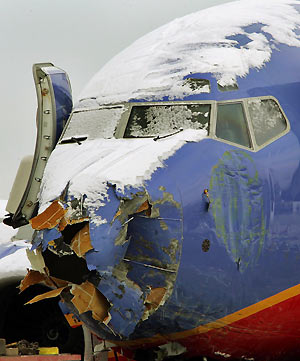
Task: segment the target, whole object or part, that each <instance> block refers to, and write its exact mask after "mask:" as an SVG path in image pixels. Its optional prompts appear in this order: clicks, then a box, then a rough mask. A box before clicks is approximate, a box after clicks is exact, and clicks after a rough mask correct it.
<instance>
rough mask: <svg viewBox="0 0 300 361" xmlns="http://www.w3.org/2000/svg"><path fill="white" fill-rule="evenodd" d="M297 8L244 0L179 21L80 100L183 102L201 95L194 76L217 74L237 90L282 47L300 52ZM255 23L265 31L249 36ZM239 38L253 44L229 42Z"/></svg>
mask: <svg viewBox="0 0 300 361" xmlns="http://www.w3.org/2000/svg"><path fill="white" fill-rule="evenodd" d="M295 4H298V5H299V4H300V2H299V0H297V1H296V0H277V1H274V0H265V1H261V0H251V1H249V0H240V1H234V2H232V3H226V4H223V5H220V6H217V7H212V8H209V9H205V10H201V11H199V12H196V13H193V14H190V15H187V16H185V17H182V18H180V19H175V20H174V21H172V22H170V23H169V24H166V25H164V26H162V27H160V28H158V29H157V30H155V31H153V32H151V33H149V34H147V35H145V36H144V37H142V38H140V39H139V40H137V41H135V42H134V43H133V44H132V45H131V46H129V47H128V48H127V49H125V50H123V51H122V52H121V53H120V54H118V55H117V56H115V57H114V58H113V59H112V60H111V61H109V62H108V63H107V64H106V65H105V66H104V67H103V68H102V69H101V70H100V71H99V72H98V73H97V74H96V75H95V77H94V78H93V79H92V80H91V81H90V82H89V83H88V85H87V86H86V88H85V89H84V90H83V92H82V93H81V95H80V97H79V99H80V100H82V99H85V98H96V100H97V103H98V104H109V103H117V102H120V101H128V100H130V99H146V100H159V99H162V98H163V97H164V96H169V97H170V98H171V99H172V98H175V97H178V98H182V97H183V96H184V95H187V94H192V93H194V92H195V91H192V90H188V89H187V86H186V85H185V83H184V80H183V78H184V77H185V76H187V75H189V74H193V73H212V74H213V75H214V76H215V77H216V79H217V80H218V82H219V84H220V85H221V86H225V85H233V84H234V83H235V82H236V79H237V77H244V76H246V75H247V74H248V73H249V70H250V69H251V68H256V69H260V68H262V67H263V66H264V65H265V64H266V63H267V62H269V61H270V59H271V55H272V51H273V50H274V49H276V45H277V44H287V45H289V46H296V47H300V39H299V35H297V34H296V30H297V29H299V27H300V16H299V13H298V11H297V10H296V9H295V7H294V6H293V5H295ZM233 14H234V16H233ZM252 24H260V25H261V26H262V27H261V31H262V32H261V33H255V32H251V31H250V30H249V29H248V31H247V29H246V28H247V26H249V25H252ZM239 35H242V36H244V37H246V38H248V39H249V42H248V43H246V44H245V45H241V46H239V43H238V41H237V40H232V39H229V38H230V37H232V36H235V37H236V36H239ZM206 90H207V89H206ZM201 91H202V90H201V89H200V90H199V92H201ZM79 104H80V103H79Z"/></svg>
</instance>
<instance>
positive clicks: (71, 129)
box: [62, 106, 124, 140]
mask: <svg viewBox="0 0 300 361" xmlns="http://www.w3.org/2000/svg"><path fill="white" fill-rule="evenodd" d="M123 112H124V107H123V106H116V107H103V108H100V109H93V110H80V111H75V112H74V113H73V114H72V116H71V119H70V122H69V124H68V126H67V129H66V131H65V133H64V135H63V138H62V139H63V140H64V139H68V138H72V137H78V136H82V135H85V136H87V138H88V139H96V138H112V137H113V136H114V133H115V129H116V126H117V124H118V122H119V120H120V118H121V115H122V113H123Z"/></svg>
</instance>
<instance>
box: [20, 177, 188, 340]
mask: <svg viewBox="0 0 300 361" xmlns="http://www.w3.org/2000/svg"><path fill="white" fill-rule="evenodd" d="M63 197H64V199H62V198H63ZM178 198H179V197H177V199H178ZM60 199H61V200H60V201H57V200H56V201H53V202H52V204H51V205H50V206H49V207H48V208H47V209H46V210H45V211H44V212H42V213H41V214H40V215H39V216H37V217H36V218H35V219H33V220H32V224H33V226H34V227H35V229H37V230H38V232H37V233H36V235H35V238H34V240H33V248H34V249H35V252H39V251H40V250H42V254H43V257H44V260H45V265H46V268H47V269H48V270H49V278H47V276H48V271H46V273H47V274H46V275H45V277H44V276H43V275H42V276H41V275H39V274H35V273H30V274H29V275H28V276H27V278H25V279H24V281H23V284H22V288H23V289H25V288H26V287H29V286H30V285H32V284H34V283H36V282H39V283H44V284H47V285H49V286H50V287H54V288H56V289H55V290H53V291H50V292H47V293H46V294H44V295H40V296H37V297H35V298H34V299H33V300H31V301H30V303H33V302H37V301H40V300H43V299H46V298H50V297H56V296H59V295H60V296H61V298H62V299H63V300H64V301H65V303H66V305H67V306H68V307H69V308H70V310H71V311H72V313H74V314H76V315H77V316H78V317H79V318H80V319H81V320H82V321H83V322H85V323H87V325H88V327H90V328H91V329H93V331H94V332H95V333H96V334H98V336H99V337H101V338H107V337H110V338H111V337H112V338H111V339H114V338H115V339H123V338H128V337H129V336H130V335H132V334H133V333H134V332H135V330H136V327H137V326H138V325H139V324H140V323H141V322H143V321H144V320H146V319H147V318H149V317H150V316H151V315H152V314H153V313H154V312H156V310H157V309H158V308H159V307H161V306H163V305H164V303H165V301H166V300H167V299H168V297H170V295H171V293H172V291H173V286H174V282H175V280H176V276H177V270H178V267H179V261H180V254H181V243H182V211H181V204H180V202H178V200H174V196H173V195H172V194H170V193H167V192H166V191H165V189H164V188H163V187H159V188H157V189H156V195H155V197H154V198H153V199H151V198H150V196H149V194H148V193H147V191H146V190H145V189H144V188H142V189H141V188H139V189H135V188H132V187H128V189H127V188H125V189H124V190H123V191H120V190H117V189H116V187H115V186H114V185H113V184H107V187H106V196H105V198H104V199H103V197H102V198H101V201H100V202H94V201H93V202H91V201H90V200H89V199H88V198H87V197H86V196H85V195H82V196H80V198H79V200H77V199H76V198H74V197H73V196H72V195H70V194H69V193H68V192H66V193H65V195H64V196H61V198H60ZM49 251H51V252H49ZM57 256H58V257H57ZM79 266H80V267H79ZM70 270H71V271H70ZM72 270H74V272H73V271H72ZM42 273H43V270H42ZM75 273H76V275H75ZM52 276H55V277H57V278H58V279H65V280H68V281H62V282H57V281H56V279H55V278H54V277H52ZM51 281H54V282H53V284H52V285H51ZM49 282H50V283H49ZM64 282H65V283H64Z"/></svg>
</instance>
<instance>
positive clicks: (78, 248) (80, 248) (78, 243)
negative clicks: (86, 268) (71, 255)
mask: <svg viewBox="0 0 300 361" xmlns="http://www.w3.org/2000/svg"><path fill="white" fill-rule="evenodd" d="M70 247H71V249H72V250H73V251H74V252H75V253H76V254H77V256H78V257H84V255H85V254H86V253H87V252H88V251H90V250H91V249H93V246H92V244H91V239H90V231H89V224H86V225H85V226H84V227H83V228H82V229H81V230H80V231H79V232H78V233H76V235H75V236H74V238H73V239H72V241H71V245H70Z"/></svg>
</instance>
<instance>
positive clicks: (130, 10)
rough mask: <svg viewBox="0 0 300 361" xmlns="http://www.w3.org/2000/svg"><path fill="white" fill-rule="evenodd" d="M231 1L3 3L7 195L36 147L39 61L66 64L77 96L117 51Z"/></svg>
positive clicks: (2, 187) (0, 190)
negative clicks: (160, 28)
mask: <svg viewBox="0 0 300 361" xmlns="http://www.w3.org/2000/svg"><path fill="white" fill-rule="evenodd" d="M225 2H228V0H85V1H84V0H26V1H25V0H0V40H1V66H0V72H1V82H0V94H1V144H0V150H1V152H0V162H1V168H0V169H1V175H0V199H7V197H8V195H9V191H10V188H11V186H12V183H13V180H14V177H15V174H16V172H17V168H18V166H19V162H20V160H21V159H22V157H23V156H24V155H27V154H33V152H34V147H35V137H36V129H35V113H36V94H35V88H34V84H33V79H32V70H31V69H32V64H33V63H38V62H52V63H53V64H55V65H56V66H58V67H60V68H62V69H64V70H65V71H66V72H67V73H68V75H69V77H70V80H71V85H72V90H73V98H74V99H76V97H77V96H78V94H79V93H80V91H81V90H82V88H83V87H84V85H85V84H86V83H87V82H88V81H89V79H90V78H91V77H92V76H93V75H94V74H95V73H96V72H97V71H98V70H99V69H100V68H101V67H102V66H103V65H104V64H105V63H106V62H107V61H108V60H109V59H111V58H112V57H113V56H114V55H116V54H117V53H118V52H120V51H121V50H122V49H124V48H125V47H127V46H128V45H130V44H131V43H132V42H133V41H134V40H136V39H138V38H139V37H141V36H142V35H144V34H146V33H147V32H149V31H151V30H154V29H155V28H157V27H158V26H160V25H163V24H165V23H167V22H169V21H171V20H173V19H174V18H176V17H181V16H183V15H186V14H189V13H192V12H195V11H198V10H201V9H203V8H206V7H209V6H214V5H218V4H221V3H225Z"/></svg>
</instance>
